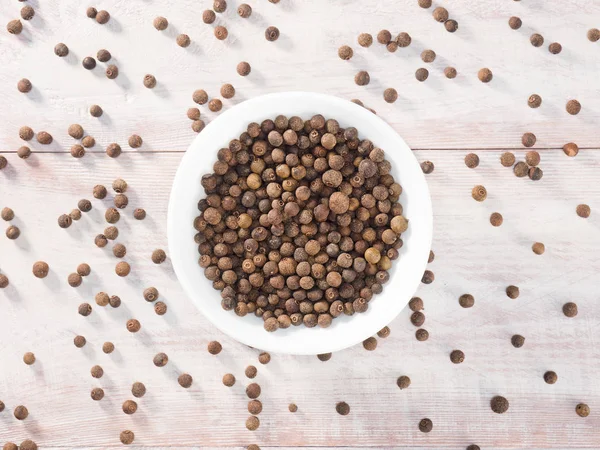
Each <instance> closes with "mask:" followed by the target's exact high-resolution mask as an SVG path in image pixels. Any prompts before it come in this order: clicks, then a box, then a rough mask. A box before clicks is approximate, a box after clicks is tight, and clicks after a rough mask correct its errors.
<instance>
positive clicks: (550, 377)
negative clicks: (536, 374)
mask: <svg viewBox="0 0 600 450" xmlns="http://www.w3.org/2000/svg"><path fill="white" fill-rule="evenodd" d="M544 381H545V382H546V383H548V384H554V383H556V382H557V381H558V375H556V372H554V371H553V370H549V371H547V372H546V373H544Z"/></svg>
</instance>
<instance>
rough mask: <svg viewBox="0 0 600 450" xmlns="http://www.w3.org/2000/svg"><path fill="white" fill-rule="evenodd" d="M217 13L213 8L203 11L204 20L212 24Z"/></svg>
mask: <svg viewBox="0 0 600 450" xmlns="http://www.w3.org/2000/svg"><path fill="white" fill-rule="evenodd" d="M216 18H217V15H216V14H215V12H214V11H213V10H212V9H207V10H205V11H204V12H203V13H202V22H204V23H206V24H211V23H213V22H214V21H215V19H216Z"/></svg>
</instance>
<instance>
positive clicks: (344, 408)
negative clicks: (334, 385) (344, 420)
mask: <svg viewBox="0 0 600 450" xmlns="http://www.w3.org/2000/svg"><path fill="white" fill-rule="evenodd" d="M335 411H336V412H337V413H338V414H339V415H340V416H347V415H348V414H350V405H348V403H346V402H339V403H337V404H336V405H335Z"/></svg>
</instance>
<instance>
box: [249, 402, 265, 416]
mask: <svg viewBox="0 0 600 450" xmlns="http://www.w3.org/2000/svg"><path fill="white" fill-rule="evenodd" d="M262 409H263V407H262V403H261V401H260V400H250V401H249V402H248V412H249V413H250V414H254V415H258V414H260V413H261V412H262Z"/></svg>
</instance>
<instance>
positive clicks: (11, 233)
mask: <svg viewBox="0 0 600 450" xmlns="http://www.w3.org/2000/svg"><path fill="white" fill-rule="evenodd" d="M20 235H21V230H19V228H18V227H17V226H15V225H11V226H9V227H8V228H7V229H6V237H7V238H8V239H10V240H12V241H14V240H15V239H18V237H19V236H20Z"/></svg>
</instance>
